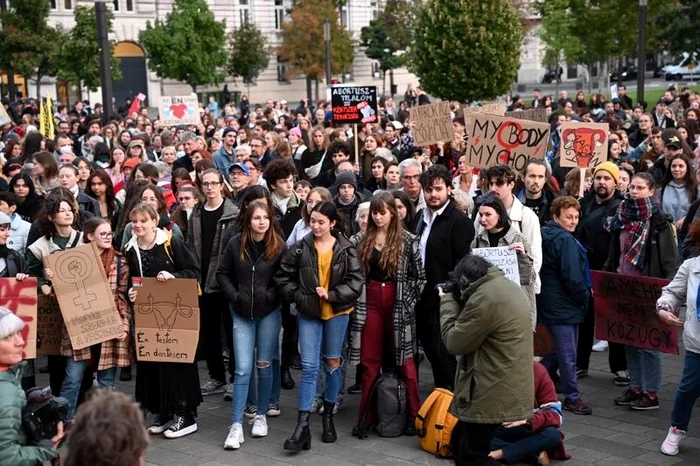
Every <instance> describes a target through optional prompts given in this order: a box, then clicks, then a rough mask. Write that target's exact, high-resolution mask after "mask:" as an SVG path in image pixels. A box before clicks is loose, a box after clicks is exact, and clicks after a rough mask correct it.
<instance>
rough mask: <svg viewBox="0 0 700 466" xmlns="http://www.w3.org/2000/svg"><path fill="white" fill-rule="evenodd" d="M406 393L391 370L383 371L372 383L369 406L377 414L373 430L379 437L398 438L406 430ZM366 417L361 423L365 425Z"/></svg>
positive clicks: (400, 381) (401, 383)
mask: <svg viewBox="0 0 700 466" xmlns="http://www.w3.org/2000/svg"><path fill="white" fill-rule="evenodd" d="M406 393H407V390H406V384H405V383H404V382H403V381H402V380H401V379H400V378H399V376H398V374H397V373H396V372H395V371H393V370H387V371H384V372H383V373H382V374H381V375H380V376H379V377H377V380H376V381H375V382H374V385H373V386H372V391H371V393H370V406H372V407H373V408H374V409H375V410H376V413H377V424H376V426H375V428H376V429H377V433H378V434H379V436H380V437H400V436H401V435H403V433H404V431H405V430H406V424H407V418H408V412H407V410H406ZM370 409H371V408H370ZM367 417H368V416H367V415H365V419H364V420H363V423H366V421H367Z"/></svg>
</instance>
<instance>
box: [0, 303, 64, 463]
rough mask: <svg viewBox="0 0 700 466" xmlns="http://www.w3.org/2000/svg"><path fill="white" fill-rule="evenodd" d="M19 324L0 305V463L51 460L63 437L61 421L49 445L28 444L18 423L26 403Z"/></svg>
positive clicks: (22, 344) (22, 323)
mask: <svg viewBox="0 0 700 466" xmlns="http://www.w3.org/2000/svg"><path fill="white" fill-rule="evenodd" d="M23 328H24V322H23V321H22V319H20V318H19V317H17V316H16V315H15V314H13V313H12V312H11V311H10V310H9V309H6V308H4V307H0V465H12V466H36V465H38V464H41V463H43V462H44V461H49V460H53V459H55V458H56V457H58V451H56V449H57V448H58V445H59V444H60V442H61V440H62V439H63V424H62V423H61V422H59V423H58V424H57V425H56V433H55V436H54V437H53V438H52V439H51V440H50V441H48V442H47V443H48V445H47V447H50V448H45V447H41V446H30V445H28V439H27V435H26V434H25V429H24V428H23V426H22V420H23V411H24V409H25V407H26V405H27V399H26V396H25V394H24V390H22V385H21V380H22V371H23V369H24V364H25V363H23V362H22V350H23V349H24V338H23V337H22V333H21V332H22V329H23Z"/></svg>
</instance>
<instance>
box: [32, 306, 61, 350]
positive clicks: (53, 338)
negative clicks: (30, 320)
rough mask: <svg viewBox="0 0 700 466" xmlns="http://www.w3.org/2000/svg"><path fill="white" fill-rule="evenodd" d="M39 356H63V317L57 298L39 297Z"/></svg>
mask: <svg viewBox="0 0 700 466" xmlns="http://www.w3.org/2000/svg"><path fill="white" fill-rule="evenodd" d="M37 314H38V316H37V317H38V320H37V329H36V336H37V346H36V352H37V354H46V355H59V356H60V354H61V341H62V339H63V335H62V333H61V332H62V330H63V316H61V307H60V306H59V305H58V300H57V299H56V297H55V296H47V295H43V294H42V295H39V304H38V306H37Z"/></svg>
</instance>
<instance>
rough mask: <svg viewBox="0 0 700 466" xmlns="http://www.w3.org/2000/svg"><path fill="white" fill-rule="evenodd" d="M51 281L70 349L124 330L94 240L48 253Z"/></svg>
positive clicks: (108, 338) (101, 339) (119, 333)
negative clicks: (66, 331)
mask: <svg viewBox="0 0 700 466" xmlns="http://www.w3.org/2000/svg"><path fill="white" fill-rule="evenodd" d="M44 262H45V264H46V266H47V267H48V268H50V269H51V270H52V271H53V274H54V277H53V279H52V280H51V282H52V284H53V289H54V292H55V293H56V297H57V298H58V304H59V306H60V307H61V314H62V315H63V321H64V322H65V324H66V329H67V330H68V336H69V337H70V341H71V345H72V346H73V349H81V348H86V347H88V346H92V345H96V344H97V343H102V342H103V341H108V340H111V339H113V338H116V337H118V336H121V334H122V333H124V327H123V322H122V319H121V317H120V315H119V312H118V311H117V306H116V304H115V303H114V296H113V295H112V291H111V289H110V287H109V283H108V282H107V275H106V274H105V271H104V268H103V267H102V261H101V260H100V259H99V253H98V252H97V246H95V244H94V243H90V244H86V245H84V246H79V247H77V248H72V249H66V250H65V251H61V252H57V253H54V254H51V255H50V256H47V257H46V258H45V259H44Z"/></svg>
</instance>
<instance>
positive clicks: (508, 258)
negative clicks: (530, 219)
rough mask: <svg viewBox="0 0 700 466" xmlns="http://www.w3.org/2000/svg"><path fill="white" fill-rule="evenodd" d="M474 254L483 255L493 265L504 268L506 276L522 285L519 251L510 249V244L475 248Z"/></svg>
mask: <svg viewBox="0 0 700 466" xmlns="http://www.w3.org/2000/svg"><path fill="white" fill-rule="evenodd" d="M472 254H474V255H475V256H479V257H483V258H484V259H486V260H487V261H489V262H490V263H491V264H492V265H495V266H496V267H498V268H499V269H501V270H503V273H505V274H506V277H507V278H508V279H510V280H512V281H514V282H515V283H517V284H518V286H520V272H519V271H518V255H517V254H518V253H517V252H516V251H515V249H508V246H499V247H497V248H474V249H472Z"/></svg>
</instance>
